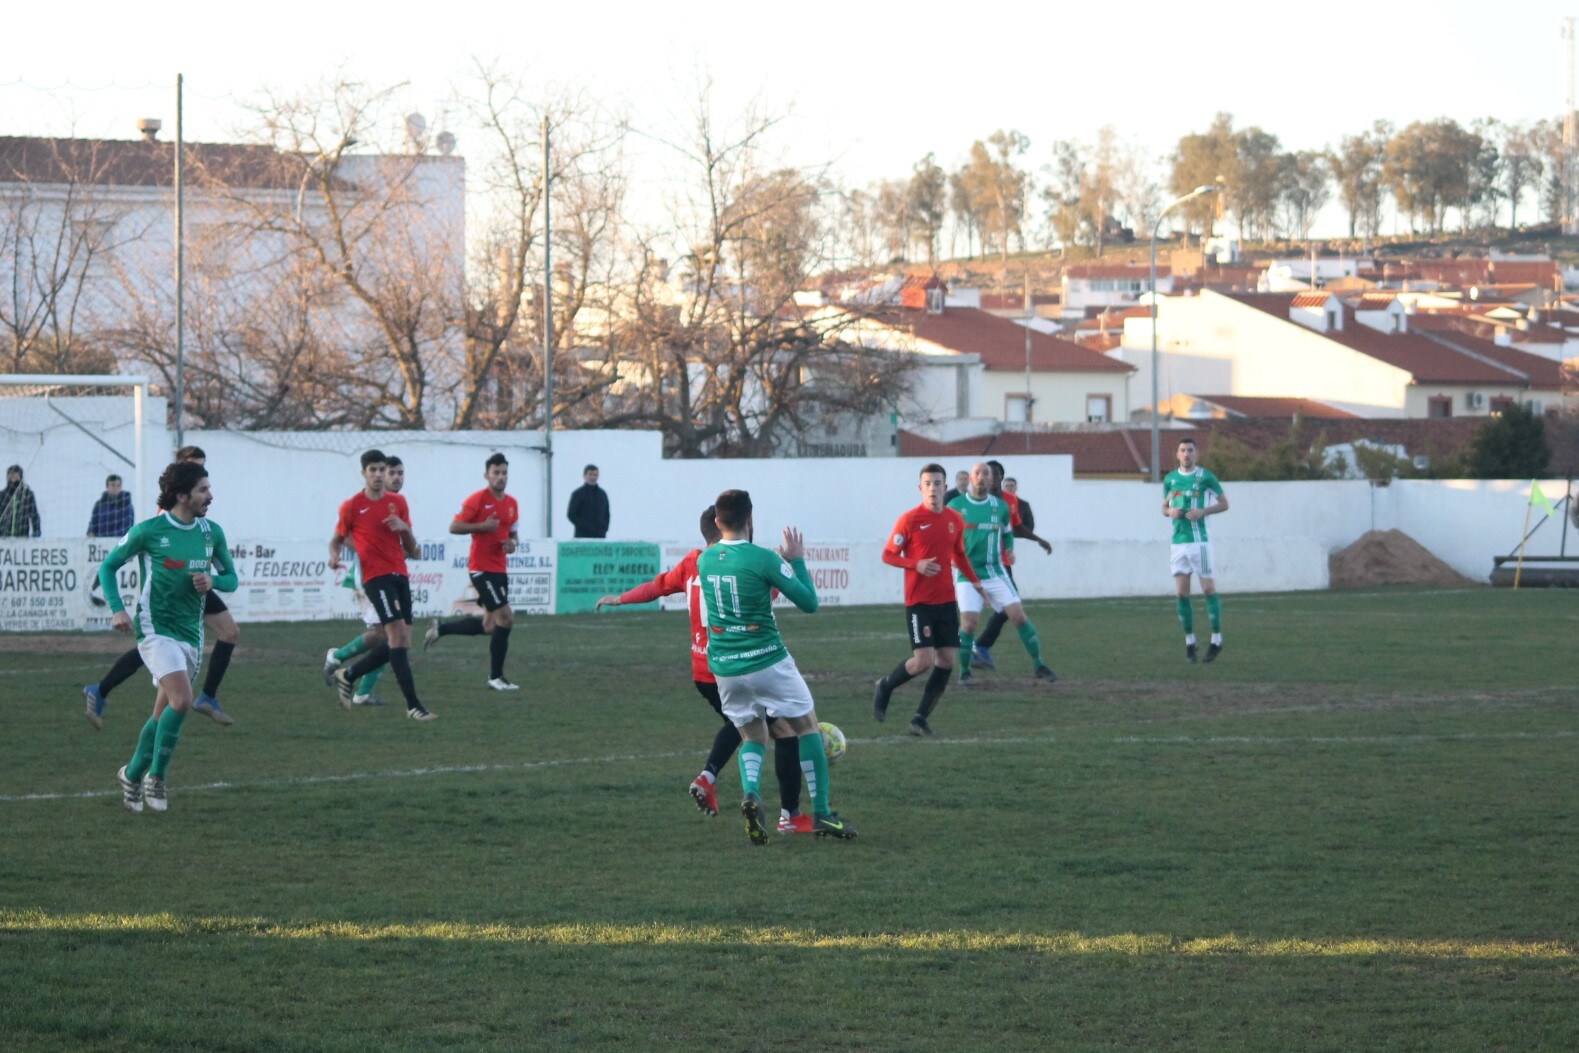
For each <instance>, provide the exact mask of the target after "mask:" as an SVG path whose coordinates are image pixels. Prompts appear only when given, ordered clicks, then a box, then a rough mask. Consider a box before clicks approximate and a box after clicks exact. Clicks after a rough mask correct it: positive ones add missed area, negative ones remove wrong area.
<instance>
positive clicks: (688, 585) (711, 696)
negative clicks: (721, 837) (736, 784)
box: [598, 507, 813, 834]
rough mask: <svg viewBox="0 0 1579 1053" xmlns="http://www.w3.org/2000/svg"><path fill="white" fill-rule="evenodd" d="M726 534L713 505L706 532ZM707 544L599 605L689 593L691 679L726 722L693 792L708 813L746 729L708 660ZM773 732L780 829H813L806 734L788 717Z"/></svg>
mask: <svg viewBox="0 0 1579 1053" xmlns="http://www.w3.org/2000/svg"><path fill="white" fill-rule="evenodd" d="M722 536H723V535H722V534H721V533H719V530H718V524H717V522H715V521H714V519H713V509H712V508H711V507H709V508H708V509H707V510H706V511H705V512H703V513H702V538H703V540H705V541H706V542H707V544H709V545H713V544H717V542H718V539H719V538H720V537H722ZM701 554H702V550H701V549H699V548H698V549H692V550H691V551H690V552H689V553H687V554H686V557H685V558H684V559H682V560H681V561H680V562H678V563H676V564H675V565H674V566H673V567H670V568H669V569H668V570H666V571H664V572H663V573H662V574H660V575H658V576H657V577H656V578H654V579H653V580H651V581H649V582H647V583H646V584H644V585H638V586H636V587H635V588H634V589H631V590H629V591H628V592H625V593H622V594H620V595H618V596H605V597H603V598H602V599H601V600H599V601H598V609H600V610H601V609H602V608H604V607H619V606H622V605H623V604H627V603H651V602H652V601H653V600H656V599H658V598H659V597H660V596H674V595H676V594H678V593H681V592H683V593H685V597H686V606H687V607H688V608H689V609H690V612H691V682H692V683H694V684H695V685H696V690H697V692H698V693H699V694H700V695H701V696H702V697H703V698H705V699H707V704H708V705H710V706H712V707H713V711H714V712H715V713H717V714H718V716H719V719H721V720H723V722H724V724H723V727H721V728H719V729H718V734H717V735H714V736H713V748H712V750H711V752H709V753H708V755H707V765H706V766H705V767H704V768H703V769H702V771H701V774H699V775H698V776H697V777H696V778H695V779H692V780H691V789H690V792H691V797H692V798H693V799H694V800H695V801H696V806H697V807H698V808H700V809H701V810H702V811H704V812H706V813H707V814H708V815H717V814H718V791H717V785H716V784H717V781H718V772H719V770H720V769H722V768H723V766H724V765H726V764H728V763H729V759H730V758H731V757H733V756H734V755H735V750H736V749H737V748H739V746H740V729H739V728H737V727H735V725H734V724H733V723H731V722H730V721H729V719H728V718H727V717H725V716H724V703H723V700H722V699H721V698H720V697H719V695H718V680H717V679H716V678H715V677H714V676H713V671H712V670H711V669H710V668H708V665H707V624H706V614H705V612H704V609H703V607H702V583H701V576H700V575H699V574H698V573H697V570H696V560H697V557H698V556H700V555H701ZM768 727H769V730H770V731H771V732H772V734H773V739H774V743H773V770H774V772H775V773H776V774H777V775H778V780H779V827H778V829H779V833H781V834H809V833H812V832H813V831H812V819H811V816H809V815H806V814H805V813H803V812H802V811H801V810H800V784H801V767H800V740H799V739H798V738H797V737H796V736H795V734H794V732H792V731H791V730H790V729H789V725H787V724H785V723H784V722H783V721H782V720H778V719H773V720H771V721H770V722H769V725H768Z"/></svg>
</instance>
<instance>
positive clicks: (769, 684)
mask: <svg viewBox="0 0 1579 1053" xmlns="http://www.w3.org/2000/svg"><path fill="white" fill-rule="evenodd" d="M718 697H719V700H720V701H722V702H723V708H724V717H725V718H726V719H727V720H728V721H729V722H730V723H731V724H733V725H734V726H735V727H737V728H743V727H745V726H746V725H747V724H749V723H751V722H752V721H753V720H756V719H758V718H761V719H764V720H766V719H767V716H768V714H769V713H771V714H773V715H774V716H775V717H784V718H786V719H789V718H794V717H804V716H807V715H809V714H811V713H812V712H813V711H814V709H815V707H814V706H813V704H812V700H811V688H809V687H807V686H806V680H805V678H804V677H802V676H801V675H800V670H799V669H797V668H796V667H795V659H794V658H793V657H791V656H790V655H785V656H784V657H783V658H781V659H780V660H779V661H777V662H774V663H773V664H772V665H770V666H768V667H767V668H766V669H758V670H757V671H756V672H754V673H747V674H746V675H744V676H721V677H719V678H718Z"/></svg>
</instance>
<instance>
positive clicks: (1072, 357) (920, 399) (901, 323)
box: [823, 288, 1133, 426]
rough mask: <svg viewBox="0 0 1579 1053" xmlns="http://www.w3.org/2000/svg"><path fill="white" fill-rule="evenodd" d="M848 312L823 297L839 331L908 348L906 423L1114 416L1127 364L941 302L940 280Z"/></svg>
mask: <svg viewBox="0 0 1579 1053" xmlns="http://www.w3.org/2000/svg"><path fill="white" fill-rule="evenodd" d="M928 292H929V290H926V289H920V288H918V289H917V290H915V291H913V292H909V294H908V295H907V296H906V297H904V299H903V300H902V302H901V303H900V304H897V305H891V306H888V307H883V308H875V309H874V308H868V309H866V310H865V311H864V312H863V313H862V314H861V315H859V316H856V315H854V314H853V313H852V310H851V309H850V308H845V307H838V306H831V307H828V308H826V309H825V311H826V313H825V314H824V315H823V317H824V319H825V320H827V321H828V322H830V323H832V322H834V321H837V322H838V323H840V324H842V325H843V326H845V328H844V329H843V331H842V334H841V335H842V338H843V339H845V340H848V341H851V342H852V343H857V344H860V345H862V346H866V347H878V348H884V349H887V350H891V351H895V352H899V353H906V354H910V355H913V356H914V358H915V361H916V365H917V371H916V375H915V380H914V383H913V386H912V389H911V392H910V394H909V395H908V397H907V398H906V399H905V400H904V401H903V402H902V403H901V409H900V416H901V418H902V420H903V422H904V423H905V424H907V425H910V426H924V425H936V424H942V423H945V422H950V421H960V420H977V421H981V420H987V421H999V422H1004V423H1009V424H1015V425H1021V426H1024V425H1041V424H1077V423H1078V424H1085V423H1104V422H1111V421H1115V420H1123V419H1124V418H1125V417H1127V415H1128V413H1129V388H1128V384H1127V382H1126V378H1127V377H1128V376H1129V374H1130V372H1131V370H1132V368H1133V367H1131V366H1129V365H1126V364H1125V363H1123V362H1118V361H1115V360H1113V359H1111V358H1109V357H1107V356H1106V355H1103V354H1101V353H1100V352H1097V351H1092V350H1090V349H1088V348H1085V347H1081V346H1080V345H1079V344H1076V343H1074V342H1072V341H1069V340H1065V339H1063V338H1062V337H1058V336H1053V335H1051V334H1048V333H1042V332H1037V331H1036V330H1034V329H1028V328H1027V327H1025V326H1024V325H1021V324H1019V323H1017V322H1015V321H1013V320H1010V319H1005V318H999V317H996V316H995V315H992V314H990V313H988V312H987V311H984V310H981V309H980V308H976V307H950V306H945V303H946V301H945V299H944V297H943V295H942V293H941V290H931V292H932V295H931V296H930V299H929V297H928Z"/></svg>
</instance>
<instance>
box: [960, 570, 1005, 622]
mask: <svg viewBox="0 0 1579 1053" xmlns="http://www.w3.org/2000/svg"><path fill="white" fill-rule="evenodd" d="M981 587H982V588H983V589H985V590H986V591H987V602H988V603H990V604H992V609H993V610H995V611H1001V610H1004V609H1006V608H1009V607H1013V606H1014V605H1015V604H1016V603H1019V602H1020V594H1019V593H1018V592H1016V591H1015V589H1014V582H1012V581H1010V580H1009V579H1008V578H1000V577H997V576H995V575H990V574H989V575H987V576H986V577H983V578H982V579H981ZM954 598H955V599H956V600H958V601H959V612H960V613H961V614H976V613H978V612H979V611H980V610H981V593H979V592H977V591H976V586H974V585H972V584H971V583H970V582H968V581H956V582H955V583H954Z"/></svg>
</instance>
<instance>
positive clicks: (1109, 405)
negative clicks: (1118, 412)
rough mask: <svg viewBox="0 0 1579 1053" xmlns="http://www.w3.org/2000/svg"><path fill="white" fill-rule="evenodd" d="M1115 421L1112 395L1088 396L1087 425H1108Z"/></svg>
mask: <svg viewBox="0 0 1579 1053" xmlns="http://www.w3.org/2000/svg"><path fill="white" fill-rule="evenodd" d="M1112 419H1113V396H1112V395H1087V396H1086V423H1087V424H1106V423H1108V422H1109V421H1111V420H1112Z"/></svg>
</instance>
